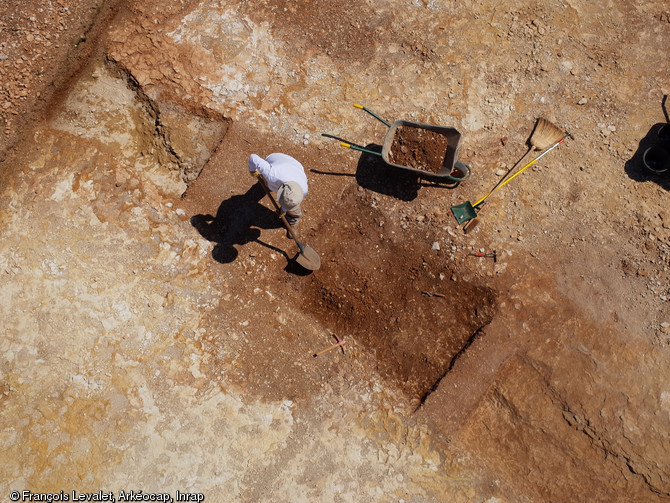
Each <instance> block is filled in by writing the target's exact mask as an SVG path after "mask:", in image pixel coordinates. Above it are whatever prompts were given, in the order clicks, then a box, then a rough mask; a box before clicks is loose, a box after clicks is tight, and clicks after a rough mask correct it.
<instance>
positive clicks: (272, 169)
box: [249, 154, 307, 196]
mask: <svg viewBox="0 0 670 503" xmlns="http://www.w3.org/2000/svg"><path fill="white" fill-rule="evenodd" d="M249 171H259V172H260V174H261V175H263V178H265V181H266V182H268V188H269V189H270V190H272V191H274V192H276V191H277V189H278V188H279V187H281V184H282V183H285V182H297V183H298V185H300V188H301V189H302V192H303V195H305V196H306V195H307V176H306V175H305V168H303V167H302V164H300V163H299V162H298V161H297V160H295V159H294V158H293V157H291V156H290V155H286V154H270V155H269V156H267V157H266V158H265V159H262V158H261V157H259V156H257V155H256V154H251V157H249Z"/></svg>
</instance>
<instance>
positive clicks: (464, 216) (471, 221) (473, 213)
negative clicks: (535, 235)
mask: <svg viewBox="0 0 670 503" xmlns="http://www.w3.org/2000/svg"><path fill="white" fill-rule="evenodd" d="M545 122H546V123H547V124H549V125H550V126H552V127H553V128H555V129H556V131H551V134H553V135H555V136H554V138H553V140H554V142H553V145H552V144H550V145H551V146H549V148H546V150H544V152H542V153H541V154H540V155H538V156H537V157H536V158H535V159H533V160H532V161H530V162H529V163H528V164H526V165H525V166H524V167H523V168H521V169H520V170H519V171H517V172H516V173H514V175H512V176H511V177H509V178H508V179H507V180H504V181H503V180H500V181H499V182H498V183H497V184H496V186H495V187H493V189H491V190H490V191H489V193H488V194H486V195H485V196H484V197H482V198H481V199H480V200H479V201H477V202H476V203H474V204H472V203H471V202H470V201H466V202H464V203H462V204H458V205H456V206H452V207H451V212H452V213H453V215H454V217H455V218H456V221H457V222H458V224H459V225H460V224H463V223H465V225H464V226H463V230H464V231H465V233H466V234H467V233H468V232H469V231H470V230H472V229H473V228H474V227H475V226H476V225H477V220H478V219H477V218H476V217H477V212H478V211H479V210H480V209H481V206H482V205H483V204H484V202H485V201H486V198H487V197H489V196H490V195H491V194H492V193H493V192H494V191H496V190H497V189H499V188H502V187H504V186H505V185H507V183H508V182H511V181H512V180H513V179H514V178H516V177H517V176H519V175H520V174H521V173H523V172H524V171H525V170H526V169H527V168H529V167H531V166H532V165H533V164H535V163H536V162H537V161H539V160H540V159H541V158H542V157H543V156H544V155H546V154H548V153H549V152H551V151H552V150H554V149H555V148H556V147H558V146H559V145H560V144H561V143H563V142H564V141H565V139H566V138H568V137H572V135H571V134H570V133H563V131H561V130H559V129H558V128H556V127H555V126H553V124H551V123H549V122H548V121H545ZM557 132H558V133H560V135H561V137H560V138H556V135H557ZM535 143H538V142H537V141H535V142H532V146H531V149H529V150H528V152H526V155H527V154H528V153H529V152H530V151H531V150H532V147H536V148H537V145H536V144H535ZM524 157H525V155H524ZM517 164H519V163H517ZM515 167H516V166H515ZM512 169H514V168H512ZM510 171H511V170H510Z"/></svg>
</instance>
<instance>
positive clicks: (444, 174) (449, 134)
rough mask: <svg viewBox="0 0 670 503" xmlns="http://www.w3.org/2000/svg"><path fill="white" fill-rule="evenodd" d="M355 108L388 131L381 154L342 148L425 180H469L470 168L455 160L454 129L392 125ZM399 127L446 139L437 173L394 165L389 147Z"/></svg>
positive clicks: (458, 137)
mask: <svg viewBox="0 0 670 503" xmlns="http://www.w3.org/2000/svg"><path fill="white" fill-rule="evenodd" d="M354 106H355V107H356V108H360V109H361V110H364V111H366V112H367V113H369V114H370V115H372V116H373V117H374V118H375V119H377V120H378V121H380V122H383V123H384V124H385V125H386V126H387V127H388V128H389V129H388V131H387V132H386V136H385V137H384V143H383V145H382V151H381V152H375V151H374V150H369V149H366V148H363V147H361V146H358V145H355V144H353V143H349V142H346V141H340V145H341V146H343V147H347V148H350V149H353V150H358V151H360V152H365V153H366V154H372V155H377V156H380V157H381V158H382V159H383V160H384V162H385V163H386V164H388V165H389V166H394V167H396V168H400V169H404V170H408V171H412V172H414V173H416V174H417V175H419V176H421V177H425V178H434V179H446V180H449V181H451V182H459V183H460V182H463V181H465V180H467V179H468V178H470V174H471V173H472V170H471V169H470V167H469V166H468V165H467V164H465V163H462V162H460V161H457V160H456V158H457V157H458V149H459V143H460V141H461V133H459V132H458V130H456V129H454V128H453V127H447V126H434V125H431V124H423V123H421V122H412V121H405V120H396V121H394V122H393V123H389V122H388V121H385V120H384V119H382V118H381V117H379V116H378V115H377V114H375V113H374V112H372V111H370V110H368V109H367V108H365V107H364V106H362V105H357V104H354ZM401 127H410V128H419V129H424V130H427V131H432V132H434V133H437V134H439V135H442V136H444V137H446V139H447V150H446V152H445V155H444V160H443V162H442V166H441V167H440V170H439V171H438V172H432V171H428V170H427V169H420V168H415V167H412V166H404V165H402V164H396V163H394V162H393V161H391V159H390V152H391V147H392V146H393V143H394V139H395V137H396V132H397V131H398V129H399V128H401ZM323 136H327V137H330V138H335V139H338V140H339V139H340V138H337V137H335V136H332V135H327V134H324V135H323Z"/></svg>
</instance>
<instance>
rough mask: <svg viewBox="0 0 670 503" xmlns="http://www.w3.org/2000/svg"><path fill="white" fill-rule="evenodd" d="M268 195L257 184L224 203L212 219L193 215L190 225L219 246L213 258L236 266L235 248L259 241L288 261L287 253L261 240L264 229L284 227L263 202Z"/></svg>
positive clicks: (215, 249) (209, 216)
mask: <svg viewBox="0 0 670 503" xmlns="http://www.w3.org/2000/svg"><path fill="white" fill-rule="evenodd" d="M264 196H265V191H264V190H263V188H262V187H261V186H260V185H259V184H258V183H256V184H254V185H253V186H252V187H251V188H250V189H249V190H248V191H247V192H246V193H245V194H242V195H236V196H232V197H230V198H228V199H226V200H225V201H223V202H222V203H221V205H220V206H219V209H218V210H217V212H216V216H212V215H194V216H192V217H191V225H193V227H195V228H196V229H197V230H198V232H199V233H200V235H201V236H202V237H204V238H205V239H207V240H208V241H211V242H213V243H216V245H215V246H214V249H213V250H212V258H214V260H216V261H217V262H220V263H222V264H229V263H231V262H233V261H234V260H235V259H236V258H237V255H238V253H239V252H238V250H237V248H236V247H235V245H245V244H247V243H250V242H252V241H256V242H257V243H260V244H261V245H263V246H266V247H268V248H270V249H272V250H274V251H276V252H278V253H281V254H282V255H284V256H285V257H286V259H287V260H289V257H288V255H287V254H286V252H285V251H283V250H280V249H278V248H276V247H274V246H272V245H269V244H267V243H264V242H262V241H260V240H259V238H260V236H261V229H276V228H278V227H281V223H280V222H279V220H278V218H277V215H276V214H275V213H274V212H273V211H272V210H270V209H269V208H267V207H265V206H263V205H262V204H261V203H260V201H261V199H263V197H264Z"/></svg>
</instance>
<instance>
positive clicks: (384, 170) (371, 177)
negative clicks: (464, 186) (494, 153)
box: [311, 135, 460, 201]
mask: <svg viewBox="0 0 670 503" xmlns="http://www.w3.org/2000/svg"><path fill="white" fill-rule="evenodd" d="M324 136H329V137H330V138H335V139H337V140H340V141H345V140H343V139H341V138H338V137H335V136H331V135H324ZM352 145H353V144H352ZM356 146H357V147H359V145H356ZM360 148H364V149H365V150H369V151H371V152H379V153H380V154H381V151H382V146H381V145H378V144H376V143H370V144H368V145H366V146H365V147H360ZM354 150H355V149H354ZM311 171H312V172H313V173H317V174H320V175H332V176H353V177H355V178H356V183H358V185H359V186H360V187H363V188H364V189H368V190H371V191H373V192H377V193H378V194H383V195H385V196H390V197H394V198H396V199H398V200H400V201H413V200H414V199H416V197H417V196H418V194H419V189H420V188H421V187H442V188H447V189H453V188H456V187H457V186H458V185H459V183H460V182H451V181H449V182H448V183H445V181H444V178H440V177H431V176H429V175H425V176H421V177H420V176H418V175H417V174H416V173H415V172H413V171H410V170H408V169H402V168H397V167H395V166H391V165H390V164H387V163H386V162H385V161H384V159H383V158H382V157H381V155H377V154H371V153H367V152H361V156H360V158H359V160H358V165H357V167H356V173H355V174H353V173H341V172H334V171H319V170H315V169H313V170H311Z"/></svg>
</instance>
